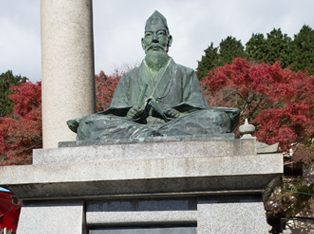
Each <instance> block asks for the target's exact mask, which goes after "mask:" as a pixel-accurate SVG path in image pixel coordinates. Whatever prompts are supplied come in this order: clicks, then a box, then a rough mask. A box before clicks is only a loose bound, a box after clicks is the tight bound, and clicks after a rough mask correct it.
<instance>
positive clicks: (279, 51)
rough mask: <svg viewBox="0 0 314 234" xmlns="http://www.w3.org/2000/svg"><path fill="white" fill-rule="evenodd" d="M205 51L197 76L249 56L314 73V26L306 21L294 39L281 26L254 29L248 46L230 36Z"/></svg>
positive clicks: (200, 76)
mask: <svg viewBox="0 0 314 234" xmlns="http://www.w3.org/2000/svg"><path fill="white" fill-rule="evenodd" d="M204 52H205V55H203V56H202V59H201V61H198V67H197V69H196V70H197V73H196V74H197V77H198V78H199V80H201V81H202V80H203V79H204V77H206V76H207V75H208V73H209V72H210V71H212V70H214V69H215V68H216V67H219V66H223V65H225V64H231V63H232V60H233V59H235V58H237V57H241V58H245V57H247V58H248V60H249V61H250V62H253V63H262V62H264V63H267V64H270V65H273V64H275V63H276V62H278V63H280V65H281V68H290V69H292V70H294V71H303V70H304V69H306V70H308V72H309V74H310V75H312V74H314V30H313V29H312V28H311V27H309V26H307V25H304V26H303V27H302V29H301V30H300V32H299V33H298V34H296V35H294V40H292V39H291V38H290V37H289V36H288V35H287V34H286V33H283V32H282V31H281V29H280V28H278V29H275V28H274V29H273V30H272V31H271V32H269V33H267V34H266V37H265V36H264V34H262V33H253V34H252V36H251V38H250V39H249V41H248V42H247V43H246V44H245V48H244V47H243V45H242V44H241V41H240V40H236V38H235V37H232V36H228V37H227V38H226V39H224V40H222V41H221V42H220V44H219V47H214V44H213V43H211V44H210V46H209V47H208V48H207V49H206V50H204Z"/></svg>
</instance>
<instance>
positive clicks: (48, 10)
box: [40, 0, 95, 148]
mask: <svg viewBox="0 0 314 234" xmlns="http://www.w3.org/2000/svg"><path fill="white" fill-rule="evenodd" d="M40 9H41V50H42V112H43V148H56V147H57V144H58V142H59V141H72V140H75V137H76V134H75V133H73V132H71V130H70V129H68V127H67V125H66V121H67V120H69V119H73V118H78V117H83V116H85V115H89V114H92V113H94V112H95V85H94V45H93V15H92V0H53V1H51V0H41V1H40Z"/></svg>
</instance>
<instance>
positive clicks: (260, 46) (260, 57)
mask: <svg viewBox="0 0 314 234" xmlns="http://www.w3.org/2000/svg"><path fill="white" fill-rule="evenodd" d="M245 46H246V47H245V51H246V53H247V54H248V58H249V60H250V61H256V62H258V63H260V62H263V61H265V60H266V59H267V52H268V48H267V43H266V38H265V37H264V34H262V33H256V34H254V33H253V34H252V36H251V38H250V40H249V41H248V42H247V43H246V45H245Z"/></svg>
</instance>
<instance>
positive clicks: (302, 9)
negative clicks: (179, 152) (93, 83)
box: [0, 0, 314, 82]
mask: <svg viewBox="0 0 314 234" xmlns="http://www.w3.org/2000/svg"><path fill="white" fill-rule="evenodd" d="M93 9H94V11H93V17H94V50H95V73H96V74H98V73H99V72H100V71H101V70H103V71H104V72H105V73H106V74H108V75H110V74H112V73H113V72H114V70H115V69H116V68H119V69H122V70H123V69H124V68H125V67H126V66H134V65H135V64H139V63H140V62H141V61H142V59H143V58H144V51H143V50H142V47H141V38H142V37H143V35H144V26H145V22H146V20H147V18H148V17H149V16H150V15H151V14H152V13H153V12H154V11H155V10H158V11H159V12H161V13H162V14H163V15H164V16H165V17H166V18H167V21H168V26H169V29H170V33H171V34H172V36H173V44H172V47H171V48H170V51H169V55H170V56H171V57H173V59H174V60H175V62H176V63H179V64H182V65H185V66H188V67H191V68H193V69H196V67H197V61H199V60H201V57H202V55H204V50H205V49H206V48H207V47H208V46H209V45H210V43H211V42H213V43H214V46H219V43H220V41H221V40H222V39H225V38H226V37H227V36H233V37H236V39H238V40H241V42H242V44H243V45H244V44H245V43H246V42H247V41H248V40H249V39H250V37H251V35H252V33H263V34H264V35H266V33H269V32H270V31H271V30H272V29H273V28H276V29H277V28H281V30H282V32H283V33H287V34H288V36H290V37H291V38H293V37H294V34H297V33H298V32H299V31H300V29H301V28H302V26H303V25H304V24H306V25H309V26H310V27H312V28H313V27H314V17H313V9H314V1H313V0H298V1H296V0H263V1H260V0H219V1H218V0H193V1H192V0H180V1H179V0H155V1H147V0H133V1H130V0H93ZM7 70H12V71H13V74H14V75H22V76H26V77H28V78H29V79H30V80H31V81H32V82H35V81H39V80H41V44H40V1H39V0H11V1H8V0H0V74H1V73H2V72H6V71H7Z"/></svg>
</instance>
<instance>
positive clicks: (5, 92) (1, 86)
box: [0, 70, 28, 116]
mask: <svg viewBox="0 0 314 234" xmlns="http://www.w3.org/2000/svg"><path fill="white" fill-rule="evenodd" d="M27 80H28V79H27V78H26V77H22V76H20V75H19V76H14V75H13V73H12V71H10V70H8V71H7V72H5V73H2V74H1V75H0V116H8V115H10V114H11V113H12V111H13V109H12V108H13V106H14V102H13V101H12V100H10V99H9V95H10V94H12V91H11V90H10V87H12V86H17V85H18V84H20V83H24V82H26V81H27Z"/></svg>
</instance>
